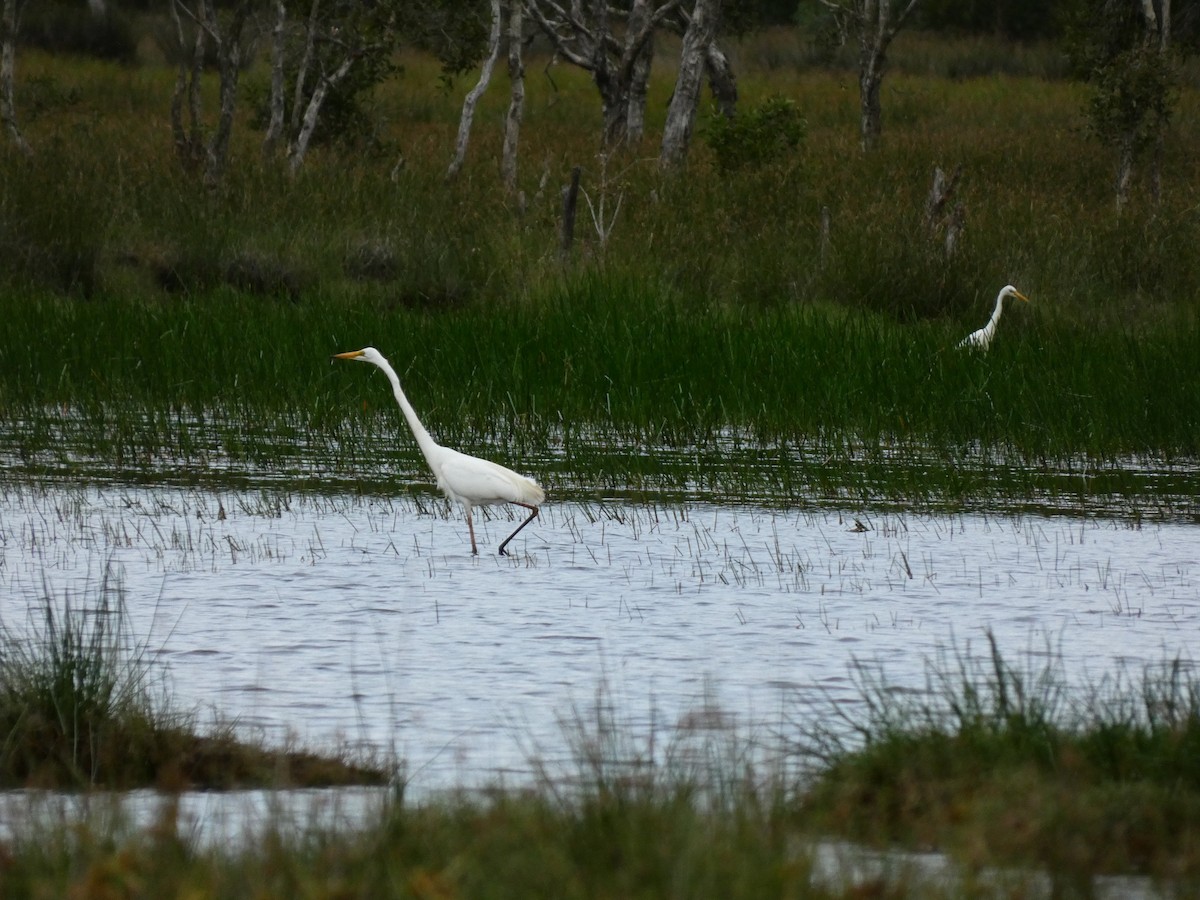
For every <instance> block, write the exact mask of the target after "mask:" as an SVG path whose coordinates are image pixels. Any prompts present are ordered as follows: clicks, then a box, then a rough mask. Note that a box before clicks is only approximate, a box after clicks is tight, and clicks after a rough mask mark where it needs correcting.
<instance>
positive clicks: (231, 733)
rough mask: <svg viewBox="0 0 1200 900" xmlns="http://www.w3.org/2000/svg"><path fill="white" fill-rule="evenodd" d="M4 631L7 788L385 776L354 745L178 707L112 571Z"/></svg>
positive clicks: (184, 785)
mask: <svg viewBox="0 0 1200 900" xmlns="http://www.w3.org/2000/svg"><path fill="white" fill-rule="evenodd" d="M29 616H30V621H29V623H28V627H27V628H25V629H15V628H12V627H10V626H7V625H6V626H4V627H3V629H2V630H0V788H6V789H11V788H57V789H74V790H86V789H92V788H105V789H128V788H133V787H143V786H146V785H153V786H155V787H158V788H161V789H164V790H168V791H176V790H183V789H205V790H206V789H218V788H219V789H229V788H247V787H310V786H332V785H344V784H384V783H386V782H387V780H388V778H389V771H388V768H387V766H385V765H382V764H379V763H378V762H377V761H370V760H359V759H355V758H353V755H352V754H350V753H348V752H347V753H344V754H340V755H337V754H325V755H321V754H317V753H313V752H309V751H307V750H304V749H302V748H272V747H267V746H265V745H263V744H256V743H254V742H252V741H249V740H246V739H245V738H244V737H242V736H239V735H238V733H237V730H236V728H235V727H234V726H233V725H232V724H221V723H214V724H213V725H211V726H202V725H201V723H200V722H199V717H198V716H197V715H196V714H195V713H191V712H187V711H180V710H177V709H174V708H173V707H172V704H171V701H170V696H169V692H168V689H167V686H166V684H165V683H164V682H163V681H162V679H161V672H159V671H158V670H157V669H156V668H155V667H154V666H153V665H152V663H151V658H152V653H151V652H150V648H148V647H147V646H146V645H145V644H144V643H141V642H139V641H137V640H136V639H135V637H134V636H133V635H132V633H131V629H130V627H129V623H128V619H127V616H126V610H125V602H124V594H123V591H122V589H121V586H120V584H119V583H117V582H116V581H115V580H112V579H110V577H109V576H108V575H107V574H106V575H105V576H104V578H103V579H102V580H101V582H100V584H99V585H98V586H97V588H96V589H95V590H94V591H91V592H89V594H88V595H87V596H84V597H79V598H72V597H71V596H69V595H68V596H66V597H63V598H56V597H54V596H53V595H51V594H50V592H49V590H48V589H47V593H46V596H45V597H44V598H43V599H42V601H41V602H40V604H38V605H37V607H36V608H34V609H31V610H30V613H29Z"/></svg>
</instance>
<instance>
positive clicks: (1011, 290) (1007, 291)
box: [1000, 284, 1029, 303]
mask: <svg viewBox="0 0 1200 900" xmlns="http://www.w3.org/2000/svg"><path fill="white" fill-rule="evenodd" d="M1000 296H1002V297H1016V298H1017V299H1018V300H1024V301H1025V302H1026V303H1028V302H1029V298H1028V297H1026V296H1025V295H1024V294H1022V293H1021V292H1020V291H1018V290H1017V289H1016V288H1015V287H1013V286H1012V285H1011V284H1006V285H1005V286H1004V290H1002V291H1001V292H1000Z"/></svg>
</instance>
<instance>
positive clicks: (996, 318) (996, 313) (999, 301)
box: [986, 294, 1004, 334]
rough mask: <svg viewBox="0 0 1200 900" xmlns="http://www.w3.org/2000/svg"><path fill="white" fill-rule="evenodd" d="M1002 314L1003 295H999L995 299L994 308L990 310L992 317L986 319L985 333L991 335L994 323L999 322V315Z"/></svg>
mask: <svg viewBox="0 0 1200 900" xmlns="http://www.w3.org/2000/svg"><path fill="white" fill-rule="evenodd" d="M1002 312H1004V295H1003V294H1001V295H1000V296H999V297H997V298H996V308H995V309H993V310H992V317H991V318H990V319H988V323H987V326H986V327H987V332H988V334H991V333H992V332H993V331H995V330H996V323H997V322H999V321H1000V313H1002Z"/></svg>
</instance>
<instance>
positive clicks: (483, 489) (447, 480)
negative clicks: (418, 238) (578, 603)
mask: <svg viewBox="0 0 1200 900" xmlns="http://www.w3.org/2000/svg"><path fill="white" fill-rule="evenodd" d="M333 358H334V359H353V360H357V361H359V362H367V363H371V364H372V365H374V366H378V367H379V368H380V369H382V370H383V374H384V375H386V376H387V378H388V381H390V382H391V383H392V393H393V394H395V395H396V402H397V403H398V404H400V411H401V412H403V413H404V418H405V419H407V420H408V427H409V428H411V429H412V433H413V437H415V438H416V439H417V446H419V447H420V448H421V452H422V453H423V454H425V460H426V462H428V463H429V468H430V469H431V470H433V474H434V477H435V478H436V479H437V486H438V487H439V488H441V489H442V491H443V492H445V494H446V496H447V497H449V498H450V499H451V500H453V501H455V502H457V503H461V504H462V508H463V511H464V512H465V513H466V515H467V528H468V530H469V531H470V533H471V552H472V553H478V552H479V548H478V547H477V546H476V545H475V525H474V524H473V523H472V521H471V510H472V509H473V508H474V507H476V506H491V505H493V504H497V503H515V504H516V505H517V506H523V507H525V509H527V510H529V511H530V512H529V517H528V518H526V519H525V521H524V522H522V523H521V524H520V525H518V526H517V529H516V531H514V532H513V533H512V534H510V535H509V536H508V537H507V538H505V539H504V542H503V543H502V544H501V545H500V555H501V556H503V555H504V548H505V547H506V546H507V545H508V542H509V541H511V540H512V539H513V538H514V537H516V536H517V532H518V531H520V530H521V529H522V528H524V527H525V526H526V525H528V524H529V523H530V522H532V521H533V520H534V519H535V518H537V515H538V507H539V506H541V504H542V503H543V501H545V499H546V494H545V492H544V491H543V490H542V489H541V487H539V486H538V484H537V482H535V481H534V480H533V479H532V478H526V477H525V476H524V475H518V474H517V473H516V472H514V471H513V470H512V469H506V468H505V467H504V466H502V465H500V464H499V463H494V462H491V461H490V460H486V459H480V458H479V457H477V456H469V455H468V454H466V453H460V452H458V451H457V450H451V449H450V448H449V447H443V446H441V445H440V444H438V443H437V442H436V441H434V439H433V438H432V437H431V436H430V434H429V432H428V431H426V430H425V426H424V425H422V424H421V420H420V419H418V418H417V413H416V411H415V410H414V409H413V408H412V404H411V403H409V402H408V398H407V397H406V396H404V390H403V388H401V387H400V377H399V376H398V375H397V374H396V371H395V370H394V369H393V368H392V367H391V365H390V364H389V363H388V361H387V359H385V358H384V356H383V354H382V353H380V352H379V351H378V350H376V349H375V348H374V347H366V348H364V349H362V350H351V351H349V352H348V353H335V354H334V355H333Z"/></svg>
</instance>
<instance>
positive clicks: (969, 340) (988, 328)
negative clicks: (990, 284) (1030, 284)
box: [958, 284, 1029, 350]
mask: <svg viewBox="0 0 1200 900" xmlns="http://www.w3.org/2000/svg"><path fill="white" fill-rule="evenodd" d="M1005 297H1016V298H1017V299H1018V300H1024V301H1025V302H1026V303H1028V302H1029V298H1028V297H1026V296H1025V295H1024V294H1022V293H1021V292H1020V291H1018V290H1017V289H1016V288H1015V287H1013V286H1012V285H1011V284H1006V285H1005V286H1004V287H1002V288H1000V293H999V294H997V295H996V308H995V309H994V310H992V317H991V318H990V319H988V323H987V324H986V325H984V326H983V327H982V328H980V329H979V330H978V331H972V332H971V333H970V334H968V335H967V336H966V337H965V338H963V339H962V340H961V341H959V342H958V346H960V347H967V348H969V349H971V350H987V348H988V347H990V346H991V344H992V337H993V336H995V334H996V323H997V322H999V321H1000V313H1001V312H1003V311H1004V298H1005Z"/></svg>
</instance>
